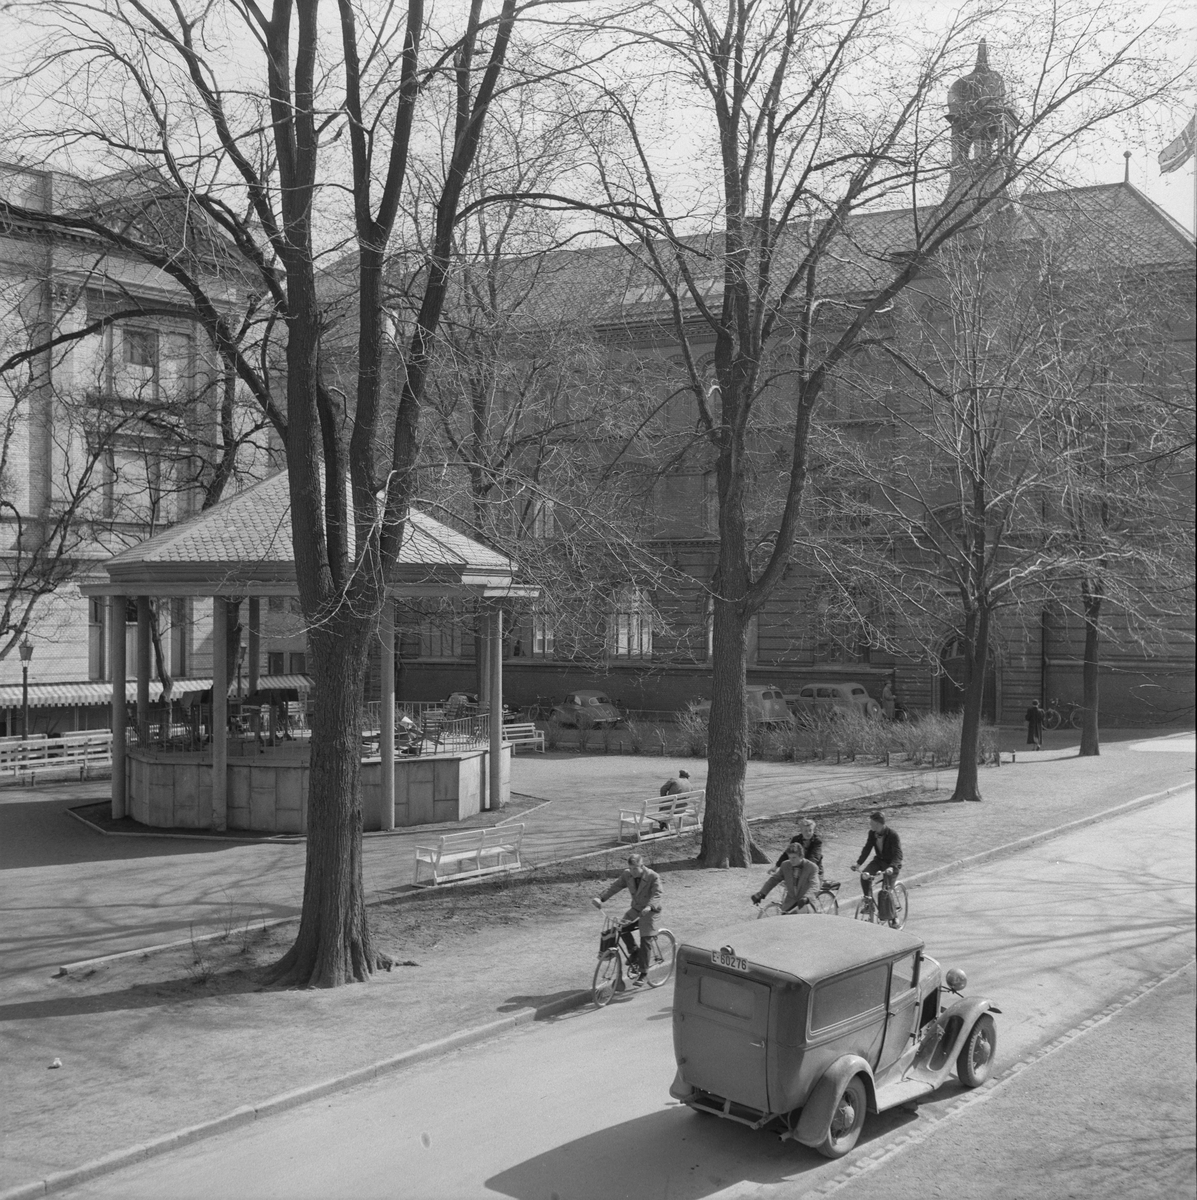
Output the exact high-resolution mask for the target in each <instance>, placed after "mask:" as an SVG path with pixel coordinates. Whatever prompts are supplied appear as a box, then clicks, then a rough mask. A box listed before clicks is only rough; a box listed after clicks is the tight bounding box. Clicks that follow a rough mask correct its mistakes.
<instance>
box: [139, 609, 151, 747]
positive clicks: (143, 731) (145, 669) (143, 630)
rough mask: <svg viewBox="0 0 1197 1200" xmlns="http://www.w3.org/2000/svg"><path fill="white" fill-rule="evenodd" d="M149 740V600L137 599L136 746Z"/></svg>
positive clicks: (142, 744)
mask: <svg viewBox="0 0 1197 1200" xmlns="http://www.w3.org/2000/svg"><path fill="white" fill-rule="evenodd" d="M149 740H150V598H149V596H138V597H137V744H138V745H139V746H144V745H146V743H147V742H149Z"/></svg>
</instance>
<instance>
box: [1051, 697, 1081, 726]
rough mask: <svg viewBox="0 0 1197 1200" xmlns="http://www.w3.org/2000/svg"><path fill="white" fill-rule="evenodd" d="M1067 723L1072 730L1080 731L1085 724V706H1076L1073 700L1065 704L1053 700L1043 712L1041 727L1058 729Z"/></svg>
mask: <svg viewBox="0 0 1197 1200" xmlns="http://www.w3.org/2000/svg"><path fill="white" fill-rule="evenodd" d="M1065 721H1067V722H1068V724H1069V725H1071V726H1072V727H1073V729H1080V728H1081V726H1082V725H1084V723H1085V706H1084V705H1083V704H1077V702H1076V701H1075V700H1069V701H1067V702H1065V701H1062V700H1053V701H1052V702H1051V703H1050V704H1049V705H1048V706H1047V709H1046V710H1045V711H1044V714H1043V726H1044V728H1045V729H1059V728H1060V726H1061V725H1063V724H1064V723H1065Z"/></svg>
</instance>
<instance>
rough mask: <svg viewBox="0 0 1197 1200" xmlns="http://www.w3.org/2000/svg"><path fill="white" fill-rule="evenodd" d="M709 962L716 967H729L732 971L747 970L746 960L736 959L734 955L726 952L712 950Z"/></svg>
mask: <svg viewBox="0 0 1197 1200" xmlns="http://www.w3.org/2000/svg"><path fill="white" fill-rule="evenodd" d="M711 962H713V963H714V964H715V966H717V967H730V968H731V970H733V971H747V970H748V959H746V958H737V957H736V956H735V955H734V954H728V952H727V951H726V950H712V951H711Z"/></svg>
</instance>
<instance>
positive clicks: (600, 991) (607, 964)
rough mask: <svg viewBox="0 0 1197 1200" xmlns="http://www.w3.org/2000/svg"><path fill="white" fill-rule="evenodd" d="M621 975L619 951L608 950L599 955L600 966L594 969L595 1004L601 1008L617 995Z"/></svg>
mask: <svg viewBox="0 0 1197 1200" xmlns="http://www.w3.org/2000/svg"><path fill="white" fill-rule="evenodd" d="M621 973H622V971H621V968H620V965H619V951H618V950H606V951H604V952H603V953H602V954H600V955H599V960H598V966H597V967H595V968H594V985H593V995H594V1002H595V1004H596V1005H598V1007H599V1008H602V1007H603V1005H604V1004H606V1003H608V1001H610V999H611V997H612V996H614V995H615V993H616V991H617V989H618V988H619V977H620V975H621Z"/></svg>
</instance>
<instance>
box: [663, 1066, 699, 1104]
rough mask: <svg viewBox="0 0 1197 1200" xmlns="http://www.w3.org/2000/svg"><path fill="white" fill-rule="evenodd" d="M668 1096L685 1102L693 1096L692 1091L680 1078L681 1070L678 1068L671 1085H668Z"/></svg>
mask: <svg viewBox="0 0 1197 1200" xmlns="http://www.w3.org/2000/svg"><path fill="white" fill-rule="evenodd" d="M669 1094H670V1095H671V1096H672V1097H673V1098H674V1099H675V1100H682V1101H686V1100H688V1099H689V1098H690V1097H691V1096H693V1095H694V1089H693V1088H692V1087H691V1086H690V1084H688V1083H687V1082H686V1081H685V1080H684V1079H683V1078H682V1068H681V1067H678V1069H677V1073H676V1074H675V1075H674V1077H673V1083H671V1084H670V1085H669Z"/></svg>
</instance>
